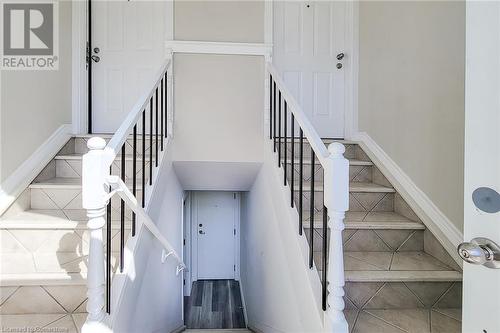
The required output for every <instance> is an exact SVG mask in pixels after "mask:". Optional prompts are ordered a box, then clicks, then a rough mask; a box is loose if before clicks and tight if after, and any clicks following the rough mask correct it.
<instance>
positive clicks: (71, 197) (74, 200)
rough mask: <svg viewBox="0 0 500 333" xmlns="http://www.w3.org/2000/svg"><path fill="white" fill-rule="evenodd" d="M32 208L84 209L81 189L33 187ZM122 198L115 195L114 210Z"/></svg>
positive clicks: (140, 191)
mask: <svg viewBox="0 0 500 333" xmlns="http://www.w3.org/2000/svg"><path fill="white" fill-rule="evenodd" d="M30 192H31V209H67V210H75V209H83V207H82V196H81V189H65V188H53V187H51V188H32V189H31V190H30ZM136 198H138V200H139V201H140V200H141V199H142V190H137V194H136ZM120 202H121V199H120V198H119V197H117V196H114V197H113V198H112V200H111V206H112V208H113V209H114V210H117V211H118V210H119V209H120ZM125 211H126V214H127V216H129V215H130V214H131V211H130V209H129V208H128V207H125Z"/></svg>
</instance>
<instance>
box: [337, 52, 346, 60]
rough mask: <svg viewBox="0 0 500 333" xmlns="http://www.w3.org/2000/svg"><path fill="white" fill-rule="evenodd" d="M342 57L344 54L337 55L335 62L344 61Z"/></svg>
mask: <svg viewBox="0 0 500 333" xmlns="http://www.w3.org/2000/svg"><path fill="white" fill-rule="evenodd" d="M344 57H345V54H344V53H339V54H337V60H338V61H340V60H342V59H344Z"/></svg>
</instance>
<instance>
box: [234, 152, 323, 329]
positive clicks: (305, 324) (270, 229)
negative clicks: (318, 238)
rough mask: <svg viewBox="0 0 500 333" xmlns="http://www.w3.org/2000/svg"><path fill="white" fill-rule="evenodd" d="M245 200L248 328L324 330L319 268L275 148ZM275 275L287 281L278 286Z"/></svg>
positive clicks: (244, 283)
mask: <svg viewBox="0 0 500 333" xmlns="http://www.w3.org/2000/svg"><path fill="white" fill-rule="evenodd" d="M243 198H244V200H242V231H241V234H242V249H241V252H242V272H241V276H242V289H243V293H244V297H245V302H246V307H247V314H248V326H249V327H250V328H252V329H254V330H255V331H258V332H297V333H299V332H301V333H302V332H311V333H312V332H324V331H325V326H324V317H325V313H324V312H323V310H322V309H321V282H320V280H319V275H318V271H317V270H316V267H313V268H312V269H309V264H308V262H309V259H308V251H309V248H308V242H307V240H306V237H305V235H302V236H300V235H299V233H298V226H299V215H298V213H297V210H296V208H292V207H291V205H290V190H289V188H288V186H287V187H284V186H283V170H282V169H280V168H278V166H277V156H275V154H273V152H272V148H270V146H267V145H266V147H265V149H264V163H263V165H262V168H261V170H260V172H259V174H258V176H257V178H256V180H255V182H254V184H253V185H252V187H251V189H250V192H247V193H245V194H244V197H243ZM259 223H260V224H262V226H258V224H259ZM260 227H261V230H260V232H259V228H260ZM252 229H253V230H252ZM259 243H260V244H259ZM248 247H251V249H248ZM245 256H247V257H248V258H245ZM254 257H256V258H254ZM273 257H274V258H273ZM252 258H254V261H253V262H252ZM273 259H274V264H270V263H273ZM247 261H249V262H247ZM258 265H260V266H261V267H258ZM246 266H248V267H246ZM259 268H260V269H259ZM281 269H283V270H285V271H280V270H281ZM260 270H261V271H260ZM252 276H253V277H254V280H257V279H259V277H260V278H261V281H259V280H257V281H258V282H259V283H256V282H255V281H252ZM263 276H264V278H262V277H263ZM272 279H275V280H276V279H281V280H280V281H279V282H280V283H276V282H275V283H274V285H273V281H272ZM256 284H257V285H258V287H256V286H255V285H256ZM276 285H278V286H277V288H278V289H280V290H275V289H274V288H275V287H273V286H276ZM280 292H281V294H280ZM256 293H257V294H256ZM259 293H261V295H260V294H259ZM284 308H286V311H288V313H286V314H284V313H283V312H286V311H284ZM278 309H279V310H278ZM279 311H281V313H280V312H279ZM280 316H281V317H280Z"/></svg>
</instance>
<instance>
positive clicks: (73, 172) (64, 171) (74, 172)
mask: <svg viewBox="0 0 500 333" xmlns="http://www.w3.org/2000/svg"><path fill="white" fill-rule="evenodd" d="M145 164H146V168H145V169H146V175H145V178H146V181H147V180H149V160H148V161H146V163H145ZM132 171H133V161H132V160H126V161H125V179H126V180H128V179H132ZM112 173H113V174H114V175H118V176H121V160H118V159H117V160H115V161H114V162H113V166H112ZM81 174H82V161H81V160H75V159H63V160H59V159H58V160H56V177H60V178H80V177H81ZM136 179H137V180H142V161H137V162H136Z"/></svg>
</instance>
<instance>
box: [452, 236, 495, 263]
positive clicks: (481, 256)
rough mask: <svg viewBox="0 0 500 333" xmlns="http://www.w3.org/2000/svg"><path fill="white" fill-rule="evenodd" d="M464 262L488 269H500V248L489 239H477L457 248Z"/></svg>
mask: <svg viewBox="0 0 500 333" xmlns="http://www.w3.org/2000/svg"><path fill="white" fill-rule="evenodd" d="M457 252H458V255H459V256H460V258H462V259H463V261H465V262H467V263H469V264H473V265H483V266H485V267H488V268H500V247H499V246H498V244H496V243H495V242H493V241H492V240H490V239H488V238H483V237H477V238H474V239H472V240H471V241H470V242H465V243H462V244H460V245H459V246H458V248H457Z"/></svg>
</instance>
